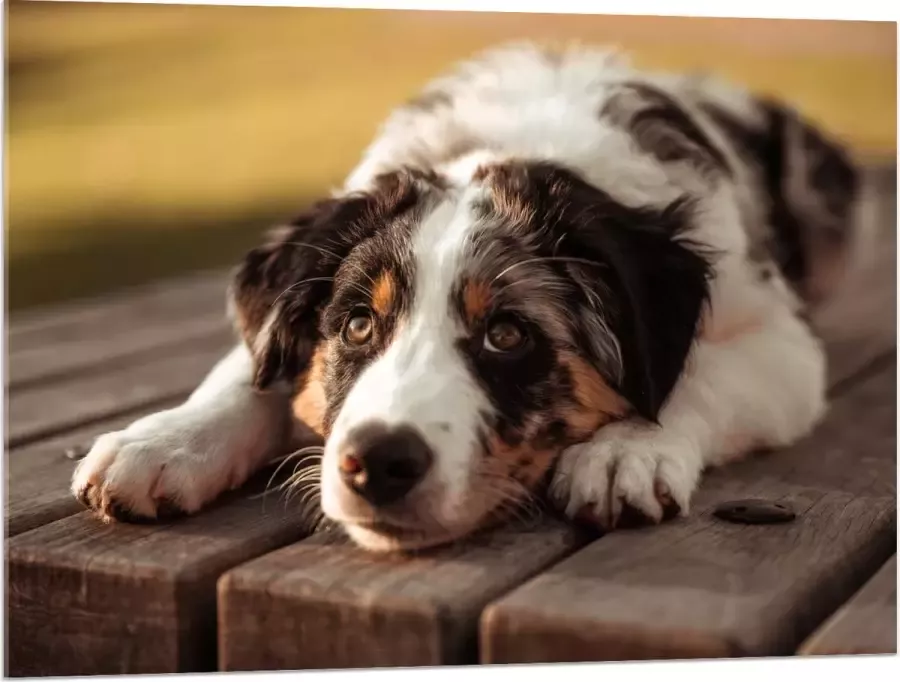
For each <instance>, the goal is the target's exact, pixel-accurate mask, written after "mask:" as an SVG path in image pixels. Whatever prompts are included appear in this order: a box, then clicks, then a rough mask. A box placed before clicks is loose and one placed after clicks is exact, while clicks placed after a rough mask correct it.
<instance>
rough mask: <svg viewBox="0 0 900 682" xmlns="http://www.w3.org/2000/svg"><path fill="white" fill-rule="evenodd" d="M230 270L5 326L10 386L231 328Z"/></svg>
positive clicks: (134, 357) (108, 365)
mask: <svg viewBox="0 0 900 682" xmlns="http://www.w3.org/2000/svg"><path fill="white" fill-rule="evenodd" d="M227 283H228V277H227V275H226V274H224V273H221V272H213V273H203V274H201V275H194V276H190V277H182V278H178V279H174V280H170V281H167V282H166V283H165V284H160V283H157V284H156V285H154V286H153V287H139V288H136V290H135V291H129V292H127V295H123V294H119V295H116V296H114V297H107V298H101V299H98V300H88V301H79V302H78V303H77V304H76V305H72V304H70V305H66V306H57V307H53V308H49V309H45V310H41V311H40V312H39V313H32V314H30V315H28V316H27V317H25V318H24V319H20V317H13V320H12V323H11V324H10V328H9V337H8V343H9V363H8V369H9V371H8V374H7V377H6V382H7V387H8V389H10V390H13V389H22V388H26V387H32V386H34V385H36V384H44V385H46V384H48V383H51V382H53V381H57V382H58V381H60V380H64V379H68V378H71V377H72V376H75V375H78V374H84V373H88V372H96V368H97V367H98V366H102V367H104V368H105V369H112V368H113V367H121V366H123V365H125V364H127V363H139V362H142V361H144V360H145V359H146V358H148V357H153V356H154V355H155V356H157V357H159V356H164V355H167V354H169V353H172V352H173V350H174V349H176V348H178V347H182V348H183V347H184V346H185V345H186V344H189V343H200V344H202V343H204V342H206V341H207V340H208V339H209V337H216V336H221V334H222V333H223V331H225V330H227V329H229V328H230V323H229V321H228V319H227V315H226V311H225V290H226V286H227Z"/></svg>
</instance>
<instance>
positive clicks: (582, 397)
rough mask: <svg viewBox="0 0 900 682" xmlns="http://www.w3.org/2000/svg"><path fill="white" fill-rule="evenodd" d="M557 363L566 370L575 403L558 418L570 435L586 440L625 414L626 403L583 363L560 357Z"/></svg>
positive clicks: (627, 406)
mask: <svg viewBox="0 0 900 682" xmlns="http://www.w3.org/2000/svg"><path fill="white" fill-rule="evenodd" d="M560 362H561V363H562V364H563V365H564V366H566V367H567V368H568V370H569V375H570V376H571V378H572V384H573V387H574V392H575V399H576V400H577V402H578V404H577V405H576V406H574V407H572V408H568V409H566V410H565V412H564V414H563V415H562V416H563V419H564V420H565V421H566V423H567V424H568V425H569V429H570V431H572V432H575V433H578V434H583V435H584V436H585V437H586V436H589V435H591V434H593V433H594V431H596V430H597V429H599V428H600V427H601V426H603V425H605V424H608V423H609V422H611V421H613V420H615V419H621V418H622V417H624V416H625V415H627V414H628V412H629V410H630V406H629V405H628V402H627V401H626V400H625V399H624V398H623V397H622V396H620V395H619V394H618V393H616V391H615V390H614V389H613V388H612V387H611V386H610V385H609V384H608V383H606V381H605V380H604V379H603V377H602V376H600V373H599V372H597V370H595V369H594V368H593V367H591V365H590V364H588V363H587V362H586V361H585V360H583V359H581V358H580V357H578V356H577V355H572V354H570V353H563V354H561V356H560Z"/></svg>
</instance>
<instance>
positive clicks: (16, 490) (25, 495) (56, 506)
mask: <svg viewBox="0 0 900 682" xmlns="http://www.w3.org/2000/svg"><path fill="white" fill-rule="evenodd" d="M174 404H175V401H172V402H170V403H167V404H166V403H164V404H162V405H160V409H165V408H166V407H171V406H173V405H174ZM134 419H135V416H134V415H133V414H132V415H126V416H120V417H116V418H114V419H111V420H104V421H101V422H98V423H96V424H92V425H91V426H88V427H85V428H82V429H78V430H77V431H73V432H69V433H66V434H65V435H62V436H58V437H56V438H52V439H50V440H41V441H38V442H36V443H32V444H31V445H26V446H24V447H21V448H19V449H17V450H15V451H13V453H12V456H8V457H7V459H6V477H7V478H6V480H7V487H6V537H12V536H14V535H18V534H19V533H24V532H25V531H27V530H31V529H32V528H37V527H38V526H42V525H44V524H47V523H51V522H53V521H56V520H58V519H61V518H64V517H66V516H71V515H73V514H77V513H79V512H81V511H84V507H83V506H82V505H81V504H80V503H79V502H78V501H77V500H75V498H74V497H73V496H72V494H71V493H70V492H69V481H70V480H71V478H72V472H73V470H74V468H75V464H76V463H75V462H74V461H73V460H71V459H69V458H68V457H67V456H66V454H65V451H66V450H67V449H68V448H69V447H71V446H72V445H73V444H76V443H78V444H81V443H84V444H89V443H91V442H92V441H93V440H94V438H96V437H97V436H99V435H101V434H103V433H106V432H108V431H115V430H118V429H121V428H124V427H125V426H127V425H128V424H129V423H130V422H132V421H133V420H134Z"/></svg>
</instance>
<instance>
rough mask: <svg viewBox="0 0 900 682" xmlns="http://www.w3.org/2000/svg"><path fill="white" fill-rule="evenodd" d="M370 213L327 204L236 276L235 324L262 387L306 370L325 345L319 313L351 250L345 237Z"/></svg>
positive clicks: (247, 261)
mask: <svg viewBox="0 0 900 682" xmlns="http://www.w3.org/2000/svg"><path fill="white" fill-rule="evenodd" d="M365 209H366V198H365V197H351V198H345V199H328V200H325V201H321V202H319V203H317V204H315V205H314V206H312V207H311V208H310V209H308V210H307V211H306V212H305V213H303V214H302V215H300V216H298V217H297V218H296V219H295V220H293V221H291V223H290V224H288V225H285V226H282V227H278V228H276V229H273V230H271V231H270V232H269V234H268V235H267V239H266V241H265V243H263V244H262V245H261V246H259V247H257V248H255V249H253V250H251V251H250V252H249V253H248V254H247V255H246V256H245V257H244V259H243V262H241V264H240V265H239V266H238V268H237V269H236V271H235V272H234V274H233V277H232V281H231V287H230V305H231V311H232V318H233V320H234V323H235V326H236V327H237V330H238V332H239V333H240V335H241V336H242V338H243V340H244V342H245V343H246V344H247V346H248V348H250V350H251V353H252V355H253V359H254V364H255V372H254V378H253V384H254V386H255V387H256V388H258V389H265V388H267V387H269V386H270V385H271V384H272V383H273V382H276V381H278V380H282V379H285V380H292V379H294V378H295V377H296V376H297V375H298V374H300V373H301V372H303V371H304V370H305V368H306V365H307V364H308V363H309V361H310V358H311V357H312V353H313V351H314V349H315V345H316V343H317V341H318V338H319V332H318V318H319V311H320V309H321V307H322V306H323V305H324V304H325V303H326V302H327V301H328V299H329V297H330V295H331V279H332V278H333V277H334V274H335V272H336V271H337V268H338V266H339V265H340V263H341V261H342V260H343V259H344V258H345V257H346V255H347V253H348V252H349V249H350V247H351V242H350V240H349V239H348V238H347V237H348V236H349V235H348V234H347V233H348V232H352V231H354V230H355V227H356V222H357V221H359V219H360V217H361V216H362V214H363V213H364V211H365Z"/></svg>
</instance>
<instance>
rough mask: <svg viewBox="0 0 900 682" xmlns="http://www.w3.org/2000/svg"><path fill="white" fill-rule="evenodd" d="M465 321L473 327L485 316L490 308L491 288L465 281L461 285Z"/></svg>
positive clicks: (472, 281)
mask: <svg viewBox="0 0 900 682" xmlns="http://www.w3.org/2000/svg"><path fill="white" fill-rule="evenodd" d="M463 305H464V307H465V313H466V321H467V322H468V323H469V324H470V325H474V324H475V323H476V322H478V321H479V320H481V319H483V318H484V317H485V315H487V312H488V310H490V307H491V288H490V286H488V285H487V284H485V283H484V282H479V281H477V280H467V281H466V283H465V284H464V285H463Z"/></svg>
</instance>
